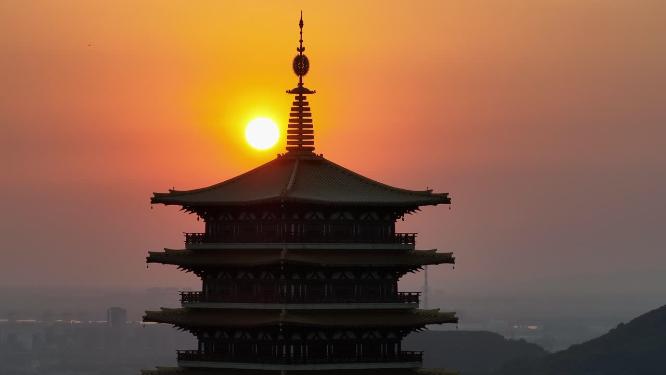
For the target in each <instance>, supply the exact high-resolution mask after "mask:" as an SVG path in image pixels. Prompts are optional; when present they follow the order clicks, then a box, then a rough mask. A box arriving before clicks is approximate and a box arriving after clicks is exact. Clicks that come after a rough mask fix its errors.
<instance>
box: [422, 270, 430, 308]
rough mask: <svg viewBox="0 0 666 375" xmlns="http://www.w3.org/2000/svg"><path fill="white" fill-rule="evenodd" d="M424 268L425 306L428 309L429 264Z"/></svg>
mask: <svg viewBox="0 0 666 375" xmlns="http://www.w3.org/2000/svg"><path fill="white" fill-rule="evenodd" d="M423 269H424V270H425V272H424V274H423V308H424V309H427V308H428V292H429V290H428V266H424V267H423Z"/></svg>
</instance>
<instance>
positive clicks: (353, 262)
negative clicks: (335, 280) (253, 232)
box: [147, 249, 455, 268]
mask: <svg viewBox="0 0 666 375" xmlns="http://www.w3.org/2000/svg"><path fill="white" fill-rule="evenodd" d="M147 262H148V263H162V264H173V265H177V266H180V267H185V268H187V267H201V266H209V267H238V266H244V267H257V266H267V265H273V264H281V263H286V264H294V265H298V264H303V265H317V266H328V267H407V268H412V267H417V268H418V267H421V266H424V265H428V264H433V265H434V264H444V263H449V264H454V263H455V258H454V257H453V253H438V252H437V250H411V251H408V252H396V251H389V252H381V251H325V250H289V251H283V250H194V251H193V250H171V249H164V251H163V252H162V251H160V252H152V251H151V252H149V254H148V257H147Z"/></svg>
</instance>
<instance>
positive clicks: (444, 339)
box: [403, 331, 547, 375]
mask: <svg viewBox="0 0 666 375" xmlns="http://www.w3.org/2000/svg"><path fill="white" fill-rule="evenodd" d="M403 349H404V350H424V351H425V354H424V361H423V365H424V367H426V368H446V369H455V370H457V371H459V372H460V373H461V375H481V374H488V373H490V372H492V371H494V370H497V369H498V368H500V367H501V366H502V365H503V364H505V363H507V362H509V361H515V360H531V359H537V358H542V357H544V356H545V355H546V354H547V352H546V351H545V350H544V349H542V348H541V347H540V346H538V345H536V344H530V343H528V342H526V341H524V340H508V339H505V338H504V337H503V336H501V335H499V334H496V333H492V332H485V331H424V332H419V333H414V334H411V335H409V336H407V338H406V339H405V341H404V343H403Z"/></svg>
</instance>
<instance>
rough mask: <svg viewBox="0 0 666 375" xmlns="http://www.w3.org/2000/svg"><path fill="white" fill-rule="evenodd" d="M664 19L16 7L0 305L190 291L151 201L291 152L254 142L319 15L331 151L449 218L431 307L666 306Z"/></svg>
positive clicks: (655, 14) (392, 5)
mask: <svg viewBox="0 0 666 375" xmlns="http://www.w3.org/2000/svg"><path fill="white" fill-rule="evenodd" d="M664 4H665V3H664V2H663V1H620V0H618V1H592V0H590V1H578V0H576V1H574V0H557V1H556V0H552V1H527V0H526V1H510V0H501V1H500V0H498V1H469V0H460V1H432V2H425V1H424V2H418V3H416V4H415V3H413V2H386V1H375V2H371V1H365V2H340V1H330V2H319V1H318V2H316V3H309V2H308V3H303V2H289V3H284V2H279V3H278V2H263V1H261V2H246V1H242V2H241V1H239V2H225V1H196V2H190V1H182V2H180V1H174V2H171V1H169V2H164V1H142V2H135V1H114V2H91V1H64V2H63V1H58V2H55V1H54V2H48V1H45V2H41V1H35V2H32V1H31V2H25V1H3V2H1V3H0V72H1V74H0V160H1V163H2V165H1V167H2V175H1V176H2V177H1V178H2V181H0V186H1V188H0V189H1V192H2V197H3V198H2V204H3V216H2V219H0V220H1V227H0V228H1V229H0V231H1V232H0V234H2V261H0V285H45V284H50V285H79V284H87V285H137V286H144V285H145V286H147V285H184V284H189V285H195V284H194V283H193V281H192V279H191V277H190V276H186V275H183V274H182V273H180V272H177V271H176V270H175V269H174V268H171V267H158V266H153V267H151V270H149V271H147V270H146V269H145V263H144V257H145V255H146V253H147V251H148V250H157V249H160V248H162V247H164V246H168V247H172V248H177V247H179V246H182V235H181V233H182V232H183V231H197V230H200V227H201V223H197V222H196V221H195V220H194V217H189V216H186V215H184V214H179V213H178V212H177V210H175V209H171V208H163V207H155V209H153V210H150V206H149V197H150V195H151V193H152V192H153V191H165V190H166V189H168V188H171V187H172V186H175V187H177V188H182V189H185V188H195V187H200V186H205V185H209V184H212V183H215V182H218V181H221V180H223V179H226V178H230V177H233V176H235V175H236V174H238V173H240V172H243V171H245V170H247V169H249V168H251V167H253V166H256V165H257V164H259V163H261V162H265V161H267V160H269V159H270V158H272V157H274V154H275V152H277V151H276V150H281V149H282V148H283V146H282V145H280V146H278V147H277V148H276V149H275V150H273V151H270V152H267V153H266V152H258V151H256V150H252V149H251V148H249V147H248V146H247V145H246V144H245V140H244V136H243V131H244V126H245V124H247V122H248V121H249V120H250V119H252V118H254V117H257V116H265V117H270V118H273V119H274V120H276V121H277V122H278V124H279V126H281V130H282V131H281V133H282V134H284V131H283V130H284V126H285V124H286V120H287V118H288V110H289V106H290V97H289V95H286V94H285V93H284V92H285V90H286V89H289V88H291V87H293V86H294V85H295V83H296V78H295V76H294V75H293V73H292V72H291V65H290V64H291V59H292V58H293V55H294V54H295V48H296V46H297V41H298V29H297V21H298V12H299V10H300V9H301V7H303V9H304V15H305V34H304V38H305V44H306V47H307V50H306V53H307V54H308V56H309V57H310V62H311V69H310V73H309V74H308V76H307V78H306V83H307V85H308V87H310V88H312V89H316V90H317V94H316V95H314V96H313V97H312V98H311V100H310V101H311V107H312V110H313V116H314V122H315V129H316V130H315V132H316V133H315V137H316V140H315V142H316V151H317V152H322V153H324V155H325V156H326V157H327V158H330V159H331V160H333V161H335V162H337V163H340V164H342V165H344V166H346V167H349V168H351V169H354V170H356V171H358V172H360V173H363V174H366V175H368V176H369V177H372V178H376V179H379V180H382V181H384V182H387V183H390V184H394V185H397V186H401V187H407V188H414V189H423V188H426V187H430V188H434V189H435V190H437V191H448V192H450V193H451V194H452V196H453V201H454V204H453V209H452V210H451V211H449V210H447V209H446V208H444V207H443V208H437V209H431V208H429V209H426V210H424V212H423V213H421V214H420V215H416V216H413V217H410V218H409V219H408V220H407V221H406V222H405V223H401V229H404V230H405V231H418V232H420V233H421V235H420V237H419V241H420V242H419V244H420V245H419V247H420V248H432V247H438V248H440V249H441V250H444V251H448V250H452V251H455V252H456V256H457V259H458V265H457V267H456V270H454V271H451V270H450V269H449V268H448V267H441V268H439V269H438V270H433V272H432V273H431V275H432V278H433V281H432V282H433V285H436V286H435V288H436V289H437V288H439V289H443V290H446V289H449V290H456V291H458V292H465V291H467V290H469V291H472V290H477V291H478V290H499V289H504V290H525V291H537V292H542V291H543V292H571V293H578V292H580V293H594V292H597V291H618V290H619V291H629V292H631V291H641V292H642V293H643V292H644V293H661V294H663V292H665V291H666V290H664V286H663V285H666V270H665V266H664V265H665V264H666V252H665V251H663V250H664V244H665V243H666V241H665V240H666V238H665V236H666V234H665V233H666V231H664V223H666V204H665V203H664V199H663V194H664V192H666V175H665V173H664V171H665V170H666V153H665V152H664V150H665V148H666V127H665V124H666V105H665V100H664V99H665V94H664V93H665V92H666V72H665V68H664V67H665V66H666V48H664V46H666V23H664V22H663V15H664V14H665V12H666V6H665V5H664ZM281 142H283V140H282V141H281ZM419 282H420V281H418V280H415V279H414V278H412V279H408V280H407V281H406V286H407V288H406V289H407V290H414V289H416V288H417V287H418V283H419ZM658 282H661V284H659V283H658Z"/></svg>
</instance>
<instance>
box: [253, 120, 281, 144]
mask: <svg viewBox="0 0 666 375" xmlns="http://www.w3.org/2000/svg"><path fill="white" fill-rule="evenodd" d="M279 138H280V130H279V129H278V126H277V125H276V124H275V121H273V120H271V119H269V118H266V117H257V118H255V119H253V120H252V121H250V122H249V123H248V124H247V126H246V127H245V140H247V143H248V144H249V145H250V146H252V148H255V149H257V150H267V149H269V148H271V147H273V146H275V144H276V143H277V141H278V139H279Z"/></svg>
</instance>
